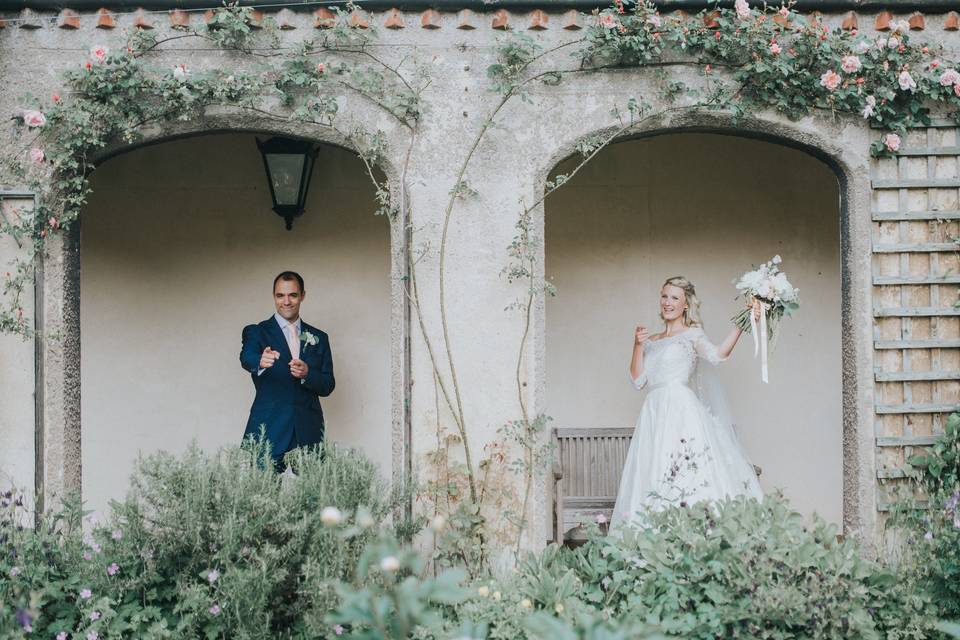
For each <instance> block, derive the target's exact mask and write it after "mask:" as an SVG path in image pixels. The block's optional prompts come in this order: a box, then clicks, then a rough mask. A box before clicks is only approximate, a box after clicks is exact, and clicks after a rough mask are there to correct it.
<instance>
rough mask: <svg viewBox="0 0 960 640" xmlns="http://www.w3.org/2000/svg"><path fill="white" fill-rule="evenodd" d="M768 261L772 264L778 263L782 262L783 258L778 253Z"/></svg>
mask: <svg viewBox="0 0 960 640" xmlns="http://www.w3.org/2000/svg"><path fill="white" fill-rule="evenodd" d="M770 262H772V263H773V264H780V263H781V262H783V258H781V257H780V256H779V254H778V255H775V256H773V259H772V260H770Z"/></svg>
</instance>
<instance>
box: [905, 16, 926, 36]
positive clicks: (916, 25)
mask: <svg viewBox="0 0 960 640" xmlns="http://www.w3.org/2000/svg"><path fill="white" fill-rule="evenodd" d="M907 23H908V24H909V25H910V28H911V29H912V30H914V31H920V30H922V29H923V28H924V27H925V26H926V20H925V19H924V17H923V14H922V13H920V12H919V11H914V12H913V13H912V14H911V15H910V18H909V19H907Z"/></svg>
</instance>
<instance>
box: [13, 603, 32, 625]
mask: <svg viewBox="0 0 960 640" xmlns="http://www.w3.org/2000/svg"><path fill="white" fill-rule="evenodd" d="M13 617H14V618H15V619H16V621H17V624H18V625H20V626H21V627H23V628H24V630H28V629H30V628H31V627H30V625H31V624H32V623H33V616H31V615H30V612H29V611H27V610H26V609H21V608H20V607H17V611H16V613H14V614H13Z"/></svg>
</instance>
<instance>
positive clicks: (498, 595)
mask: <svg viewBox="0 0 960 640" xmlns="http://www.w3.org/2000/svg"><path fill="white" fill-rule="evenodd" d="M502 597H503V596H501V595H500V592H499V591H494V592H493V599H494V600H496V601H497V602H499V601H500V599H501V598H502Z"/></svg>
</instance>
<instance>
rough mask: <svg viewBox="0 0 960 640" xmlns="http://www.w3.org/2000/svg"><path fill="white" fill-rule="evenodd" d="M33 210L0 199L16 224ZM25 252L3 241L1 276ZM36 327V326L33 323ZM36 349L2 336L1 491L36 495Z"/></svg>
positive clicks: (0, 207)
mask: <svg viewBox="0 0 960 640" xmlns="http://www.w3.org/2000/svg"><path fill="white" fill-rule="evenodd" d="M32 207H33V199H32V198H8V199H5V198H0V216H2V217H3V218H4V219H6V220H12V219H13V216H16V215H19V212H21V211H24V212H28V211H29V210H30V209H31V208H32ZM23 255H25V250H24V249H22V248H20V247H18V246H17V243H16V242H15V241H14V239H13V238H11V237H9V236H4V237H2V238H0V275H2V274H5V273H6V272H7V270H8V269H9V268H10V267H9V264H10V262H11V261H12V260H14V259H15V258H16V257H18V256H23ZM33 299H34V294H33V289H32V288H31V289H30V290H28V291H27V295H26V296H25V297H24V300H23V303H24V314H25V317H26V318H33V315H34V304H33ZM30 326H31V327H32V326H33V323H32V322H31V323H30ZM34 363H35V358H34V345H33V340H25V339H23V338H22V337H20V336H15V335H0V490H2V491H6V490H7V489H9V488H11V487H15V488H17V489H18V490H20V491H22V492H24V494H25V495H26V496H27V497H28V499H31V500H32V498H33V495H34V482H33V475H34V460H35V457H34V455H33V452H34V446H35V442H34V431H35V429H34V417H35V408H36V407H35V403H34V395H33V392H34V383H35V377H34Z"/></svg>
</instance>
